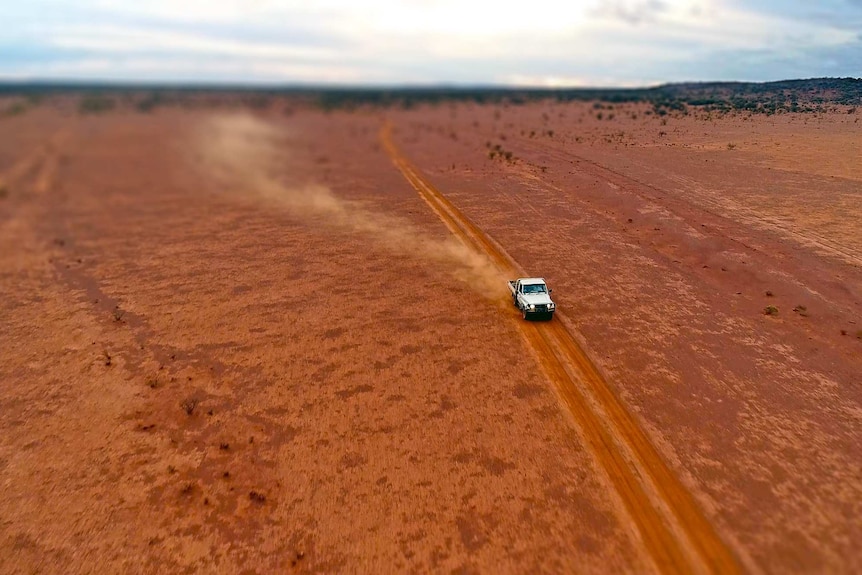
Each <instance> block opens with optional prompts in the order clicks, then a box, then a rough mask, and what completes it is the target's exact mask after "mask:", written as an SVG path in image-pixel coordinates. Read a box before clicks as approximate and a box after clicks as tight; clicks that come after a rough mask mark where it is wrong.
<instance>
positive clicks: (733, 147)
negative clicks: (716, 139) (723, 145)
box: [727, 142, 736, 150]
mask: <svg viewBox="0 0 862 575" xmlns="http://www.w3.org/2000/svg"><path fill="white" fill-rule="evenodd" d="M727 149H728V150H735V149H736V144H734V143H733V142H731V143H729V144H727Z"/></svg>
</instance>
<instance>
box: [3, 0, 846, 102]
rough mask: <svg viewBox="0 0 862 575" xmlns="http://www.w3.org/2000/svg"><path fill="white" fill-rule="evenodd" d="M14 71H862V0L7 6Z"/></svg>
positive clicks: (521, 75) (627, 82)
mask: <svg viewBox="0 0 862 575" xmlns="http://www.w3.org/2000/svg"><path fill="white" fill-rule="evenodd" d="M0 21H2V22H3V26H0V78H6V79H85V80H123V81H125V80H135V81H172V82H173V81H182V82H247V83H273V84H285V83H290V84H294V83H305V84H308V83H312V84H351V85H352V84H371V85H391V84H423V85H425V84H515V85H533V86H642V85H653V84H657V83H663V82H678V81H691V80H750V81H769V80H781V79H792V78H810V77H818V76H840V77H844V76H853V77H860V76H862V0H822V1H820V2H815V1H796V0H751V1H743V0H586V1H578V0H565V1H558V0H548V1H542V0H517V1H509V0H494V1H486V0H475V1H471V0H402V1H396V0H363V1H361V2H359V1H357V2H350V1H341V0H302V1H295V0H67V1H61V0H0Z"/></svg>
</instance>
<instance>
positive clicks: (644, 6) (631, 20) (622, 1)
mask: <svg viewBox="0 0 862 575" xmlns="http://www.w3.org/2000/svg"><path fill="white" fill-rule="evenodd" d="M667 8H668V6H667V3H666V2H664V1H663V0H635V1H632V0H609V1H605V2H602V3H601V4H600V5H599V6H598V8H596V9H595V11H594V14H595V15H596V16H599V17H603V18H612V19H617V20H622V21H623V22H626V23H628V24H642V23H644V22H653V21H655V19H656V17H657V16H659V15H660V14H662V13H663V12H665V11H666V10H667Z"/></svg>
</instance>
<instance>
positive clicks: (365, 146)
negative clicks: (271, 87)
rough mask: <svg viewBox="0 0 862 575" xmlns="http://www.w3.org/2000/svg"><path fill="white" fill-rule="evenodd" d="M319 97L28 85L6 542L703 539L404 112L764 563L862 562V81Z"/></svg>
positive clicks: (632, 405) (3, 170)
mask: <svg viewBox="0 0 862 575" xmlns="http://www.w3.org/2000/svg"><path fill="white" fill-rule="evenodd" d="M292 109H293V111H294V113H292V114H291V115H285V114H283V113H281V112H280V110H277V109H275V107H273V109H271V110H270V111H268V112H257V116H256V117H252V116H250V115H244V114H242V113H240V112H237V111H230V110H226V109H223V110H216V111H213V110H210V111H204V110H197V111H195V110H185V111H181V110H164V111H159V112H157V113H154V114H133V113H129V112H124V111H113V112H109V113H106V114H100V115H90V116H79V115H77V114H75V113H73V112H72V111H71V110H70V109H69V107H68V106H65V107H64V106H62V105H60V106H57V107H51V106H48V105H44V106H41V107H39V108H36V109H33V110H30V111H28V112H27V113H24V114H21V115H18V116H15V117H9V118H3V119H0V133H3V135H4V137H3V138H0V185H2V187H4V188H5V189H6V190H7V191H6V193H5V194H4V197H2V198H0V273H2V277H3V281H2V283H0V295H2V300H0V317H2V322H0V338H2V339H0V341H3V342H4V343H5V345H4V346H2V348H0V377H2V381H3V382H4V383H5V387H4V389H5V393H4V394H3V397H2V399H0V410H2V414H3V418H2V423H0V426H2V431H3V433H2V436H1V437H2V438H0V470H2V471H0V475H2V478H3V490H2V492H0V517H2V521H0V571H2V572H10V573H29V572H33V571H39V572H52V573H69V572H85V571H90V570H92V569H93V568H97V569H98V571H100V572H130V571H131V572H152V573H156V572H178V571H186V570H188V571H195V572H214V571H216V572H226V573H229V572H249V573H250V572H260V573H268V572H276V571H278V572H285V571H287V572H291V570H293V571H296V572H333V571H340V572H343V571H348V572H351V571H360V572H379V571H405V570H410V571H435V572H436V571H444V570H445V571H453V570H460V571H462V572H472V571H481V572H498V571H502V572H534V571H551V572H572V571H588V572H618V571H636V572H642V571H647V570H654V569H659V570H662V571H669V570H672V569H671V568H669V567H668V566H667V565H664V564H663V563H662V562H661V561H660V560H659V559H658V558H657V556H656V553H655V552H654V550H652V548H651V547H650V545H649V544H648V540H647V539H644V535H645V532H643V531H642V530H641V529H642V528H641V527H639V525H640V524H639V523H638V521H636V520H635V519H633V515H632V508H631V507H630V506H629V505H628V503H626V500H625V498H624V497H623V498H621V496H620V491H619V484H618V483H616V482H615V481H614V477H612V476H609V472H608V468H607V467H606V466H605V465H604V464H603V463H602V459H601V458H600V457H599V458H597V455H596V454H597V451H596V448H595V445H594V444H592V443H590V439H589V434H588V433H586V434H585V431H584V429H585V427H584V425H585V422H584V421H583V420H582V419H580V418H579V417H577V416H573V412H572V411H571V410H570V404H569V403H567V400H566V397H565V394H564V393H563V392H562V391H561V389H563V388H561V387H559V386H555V385H556V384H552V381H555V380H554V377H553V375H552V374H550V372H549V370H548V366H547V365H541V363H542V357H543V356H542V355H541V354H539V355H536V353H535V352H534V351H533V350H534V347H531V346H533V343H531V341H532V340H531V339H530V336H529V334H528V333H527V332H525V331H524V330H523V329H522V327H523V326H522V325H521V324H520V323H519V322H520V321H521V320H520V319H519V318H518V317H517V315H516V314H515V312H514V310H513V309H511V307H510V306H508V307H507V306H506V305H505V303H506V302H505V299H504V297H503V296H501V295H500V292H499V291H493V290H494V289H500V288H494V287H493V286H498V285H499V286H502V283H497V281H498V280H500V279H501V277H498V276H499V273H498V272H497V271H496V270H495V269H494V266H493V265H490V264H488V263H487V261H486V260H484V259H483V258H482V257H480V256H477V255H476V253H475V252H473V251H469V250H467V249H465V248H464V247H463V246H462V245H461V244H459V243H458V242H457V241H456V240H455V239H454V238H453V236H452V234H451V233H450V231H449V229H447V227H446V226H445V225H444V224H443V223H442V222H441V221H440V219H438V216H437V215H436V214H435V213H434V211H432V210H431V209H429V206H428V205H427V204H426V203H425V202H424V201H423V200H422V198H421V197H420V196H419V195H418V194H417V192H416V190H414V188H413V187H412V186H411V184H410V183H409V182H408V181H407V180H406V179H405V178H404V176H403V175H402V174H401V173H400V172H399V171H398V169H397V168H396V167H395V166H394V165H393V162H392V159H391V158H390V157H389V155H388V154H387V150H386V148H385V147H384V146H383V145H382V143H381V141H380V139H379V130H380V129H381V127H382V126H383V125H384V123H385V122H386V121H387V120H388V121H389V122H391V124H392V141H393V143H394V144H395V145H396V146H397V148H398V150H400V153H401V154H403V156H404V157H405V158H406V159H408V160H409V161H410V163H411V164H412V165H413V166H415V168H416V169H417V170H418V172H419V174H420V176H421V177H422V178H424V179H425V180H426V181H427V182H429V184H430V185H433V187H434V188H435V189H436V190H437V191H438V192H439V193H440V194H442V196H443V197H445V198H446V199H447V200H448V201H450V202H451V203H452V205H453V206H455V207H456V208H457V209H458V210H459V211H460V213H461V214H463V216H464V217H465V218H469V221H470V222H471V223H472V224H474V225H475V226H476V228H477V229H479V230H481V232H482V233H484V234H486V235H487V236H488V237H489V238H491V239H492V240H493V241H494V242H496V245H499V246H501V247H502V249H503V250H505V252H506V253H507V254H508V255H509V256H511V258H512V259H513V260H514V261H515V262H516V263H517V264H518V265H520V267H521V268H523V269H524V270H525V272H528V273H529V274H531V275H534V274H535V275H543V276H544V277H546V278H547V279H548V280H549V281H550V282H551V285H552V287H553V288H554V290H555V291H554V295H555V299H556V300H557V301H558V304H559V306H560V309H561V312H562V316H561V317H559V318H556V319H555V320H553V322H552V323H551V324H540V325H530V326H529V330H533V331H534V332H535V333H536V334H537V335H536V337H540V336H541V334H544V333H550V332H549V330H551V329H556V330H560V333H561V335H560V337H563V335H562V334H563V332H565V334H571V336H572V337H573V338H574V340H575V341H577V343H578V344H579V345H580V348H582V349H584V350H586V355H587V356H589V358H590V359H591V361H592V364H594V368H595V369H596V373H597V374H598V375H597V377H599V378H600V380H601V382H602V385H606V386H607V389H608V390H609V392H610V393H611V395H612V396H614V397H617V398H619V402H620V405H621V406H622V409H623V410H624V411H625V412H626V413H628V414H630V416H631V417H632V421H633V422H635V424H636V425H637V426H639V428H641V429H643V430H644V432H645V435H644V437H645V438H648V441H650V442H651V444H652V446H653V448H654V449H655V451H656V453H657V454H659V456H660V458H661V461H662V462H663V464H664V465H666V466H667V468H668V470H669V472H670V473H672V474H673V475H674V476H675V479H676V480H677V481H678V483H679V485H680V488H681V489H683V490H685V491H687V494H688V495H689V496H690V497H691V500H692V501H693V505H694V506H695V507H696V508H697V511H698V513H699V514H700V516H702V517H703V518H704V521H705V522H707V524H708V525H710V526H711V527H712V528H713V529H714V531H715V533H716V534H717V537H718V538H719V539H720V541H721V542H722V543H723V545H724V546H726V548H727V549H728V550H729V553H730V554H731V555H732V557H733V558H734V560H735V561H736V562H738V563H739V565H740V566H741V567H742V568H743V569H744V570H749V571H768V572H784V571H794V572H812V573H814V572H847V573H851V572H856V571H859V570H860V569H862V555H860V553H859V551H858V549H857V548H856V547H855V546H854V542H855V541H858V540H860V539H862V528H860V524H859V522H858V520H857V517H858V516H859V515H860V513H862V509H860V506H862V504H860V501H862V469H860V464H859V461H862V448H860V445H862V437H860V435H862V426H860V422H862V406H860V396H862V390H860V383H862V382H860V376H859V374H860V373H862V313H860V300H862V293H860V292H862V224H860V223H859V222H860V216H862V201H860V200H862V198H860V196H862V168H860V164H859V163H858V162H854V161H851V160H852V158H853V157H856V158H858V157H859V156H860V152H862V150H860V145H862V144H860V142H862V137H860V136H862V134H860V130H862V128H860V125H859V123H857V122H856V121H855V115H851V114H844V113H841V114H838V113H833V114H826V115H818V116H814V115H782V116H772V117H765V116H754V117H750V118H749V117H744V116H726V117H720V118H719V117H715V118H711V119H706V118H704V117H700V116H698V117H696V116H693V115H689V116H686V117H668V118H659V117H656V116H647V115H646V114H645V111H646V109H645V108H640V107H637V106H615V108H614V109H613V111H612V112H611V111H610V110H607V109H604V110H601V111H602V112H603V118H604V119H601V120H599V119H597V117H596V116H597V112H598V111H599V110H597V109H594V108H593V107H592V104H533V105H529V106H520V107H515V106H512V107H504V106H490V105H489V106H476V105H468V104H459V105H452V106H449V105H445V106H439V107H422V108H418V109H413V110H386V111H363V110H360V111H357V112H353V113H348V112H332V113H327V114H324V113H321V112H317V111H314V110H310V109H302V108H297V107H292ZM609 113H613V114H614V118H613V119H612V120H608V119H607V117H608V115H609ZM633 116H634V117H633ZM663 122H664V123H663ZM549 130H553V135H549V134H548V131H549ZM531 132H535V134H534V135H532V136H531V135H530V133H531ZM662 132H663V133H664V134H663V135H660V133H662ZM504 136H505V139H504V138H503V137H504ZM488 143H490V145H491V146H492V147H493V146H494V145H497V144H499V145H500V146H501V148H502V149H503V150H504V151H506V150H508V151H511V152H512V153H513V156H514V158H515V159H514V161H512V162H507V161H506V160H505V159H503V158H500V157H495V158H494V159H489V157H488V155H489V154H488V151H489V148H488V147H487V144H488ZM728 144H732V145H731V146H728ZM767 292H769V293H771V294H772V295H767ZM768 305H774V306H776V307H778V309H779V312H778V315H775V316H768V315H765V314H764V313H763V310H764V308H765V307H766V306H768ZM800 306H804V308H803V307H800ZM794 308H796V311H794ZM842 333H845V334H846V335H842ZM857 334H858V335H857ZM535 341H540V340H535ZM548 353H551V352H548ZM537 358H538V360H539V361H537ZM549 377H550V379H549ZM561 377H564V378H565V377H568V376H562V375H561ZM573 381H577V378H575V379H574V380H573ZM605 412H606V408H601V407H599V408H597V410H596V413H598V414H599V415H600V416H601V415H602V414H604V413H605ZM575 414H577V412H575ZM608 429H610V430H611V431H613V430H614V429H615V428H614V427H613V426H611V427H609V428H608ZM616 437H617V438H618V440H619V441H620V447H619V449H620V453H623V454H626V453H630V452H629V451H626V450H627V449H629V448H630V446H628V444H627V443H626V441H627V440H625V439H624V438H622V437H620V436H616ZM627 446H628V447H627ZM614 449H616V448H614ZM650 485H652V484H648V483H644V486H645V487H644V489H645V495H644V496H643V498H642V499H643V501H651V502H654V503H656V502H657V503H656V505H658V506H659V507H661V506H662V505H665V504H666V502H667V501H668V500H667V499H666V498H664V496H662V495H661V494H660V493H652V492H651V491H650ZM653 487H655V486H653ZM655 489H658V490H660V489H661V486H658V487H655ZM663 502H665V503H663ZM670 507H673V505H672V504H671V505H670ZM673 516H674V515H673V509H671V510H670V511H667V510H659V513H658V515H657V517H659V518H661V517H673ZM657 521H660V519H659V520H657ZM668 521H671V519H668ZM657 525H658V524H657ZM687 527H688V526H686V525H682V526H677V527H673V528H671V529H670V531H671V532H672V533H678V532H681V531H685V530H686V529H687ZM680 537H683V536H682V535H680ZM645 541H646V543H645ZM689 543H691V542H689ZM683 548H684V550H685V549H687V547H686V545H683ZM685 552H686V553H689V551H685ZM707 568H708V566H707Z"/></svg>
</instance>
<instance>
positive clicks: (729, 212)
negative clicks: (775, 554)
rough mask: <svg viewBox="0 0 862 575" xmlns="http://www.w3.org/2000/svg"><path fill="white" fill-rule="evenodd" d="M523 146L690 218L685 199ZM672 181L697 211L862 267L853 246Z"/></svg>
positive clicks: (553, 151)
mask: <svg viewBox="0 0 862 575" xmlns="http://www.w3.org/2000/svg"><path fill="white" fill-rule="evenodd" d="M520 145H522V146H523V147H524V148H526V149H528V150H532V151H534V152H539V153H545V154H547V155H549V156H551V157H554V158H556V159H558V160H561V161H562V162H564V163H567V164H572V165H575V166H576V167H578V168H580V169H581V170H582V171H583V172H584V173H588V174H590V175H592V176H594V177H596V178H599V179H602V180H604V181H606V182H609V183H612V184H614V185H617V186H619V187H620V188H622V189H623V190H624V191H626V192H628V193H631V194H634V195H636V196H638V197H640V198H641V199H643V200H646V201H649V202H652V203H654V204H656V205H660V206H663V207H664V208H665V209H668V210H669V211H671V213H673V214H674V215H676V216H678V217H680V218H681V219H683V220H685V219H686V218H684V217H682V216H681V215H680V211H681V209H680V205H681V203H682V200H680V199H679V198H678V197H676V194H673V193H671V192H670V191H668V190H664V189H662V188H659V187H657V186H655V185H653V184H650V183H647V182H644V181H641V180H638V179H637V178H633V177H631V176H628V175H626V174H624V173H622V172H620V171H618V170H615V169H613V168H610V167H608V166H604V165H602V164H600V163H598V162H596V161H594V160H591V159H589V158H586V157H584V156H580V155H578V154H575V153H572V152H566V151H563V150H560V149H558V148H555V147H554V146H552V145H548V144H543V143H540V142H526V141H521V142H520ZM669 177H670V179H671V180H673V181H676V182H677V183H679V184H680V185H682V186H684V187H686V189H687V190H688V192H689V193H690V194H691V196H692V197H693V198H694V199H695V201H696V202H697V203H699V204H700V205H697V204H696V203H692V202H688V203H687V204H686V206H687V207H688V208H689V209H692V208H694V209H696V210H699V211H701V212H703V213H705V214H708V215H710V216H712V217H714V218H718V219H721V220H725V221H734V220H735V221H737V222H739V223H744V224H748V225H750V226H753V227H756V228H765V229H767V230H772V231H774V232H776V233H778V234H782V235H784V236H786V237H788V238H790V239H792V240H794V241H796V242H798V243H799V244H800V245H803V246H808V247H812V248H814V249H819V250H821V251H823V252H825V253H827V254H829V255H831V256H833V257H835V258H839V259H841V260H843V261H845V262H847V263H849V264H851V265H854V266H862V251H860V250H856V249H854V248H852V247H850V246H845V245H843V244H840V243H838V242H836V241H834V240H832V239H830V238H827V237H825V236H824V235H822V234H819V233H817V232H815V231H813V230H800V229H797V228H795V227H793V226H792V225H791V224H787V223H783V222H781V221H778V220H776V219H774V218H766V217H764V216H763V215H761V214H759V213H757V212H756V211H755V210H753V209H751V208H748V207H746V206H742V205H740V204H738V203H736V202H733V201H730V200H725V201H720V200H716V199H715V198H712V197H710V196H709V195H708V194H705V193H704V192H703V188H702V186H701V185H700V184H699V183H698V182H697V181H696V180H694V179H693V178H687V177H684V176H679V175H673V174H671V175H670V176H669ZM644 189H649V190H652V191H653V192H655V193H656V194H658V195H652V194H648V193H646V192H645V191H644ZM723 235H724V236H725V237H727V238H728V239H730V240H732V241H735V242H737V243H739V244H741V245H742V246H743V247H745V248H748V249H753V248H752V246H749V245H748V244H746V243H745V242H744V241H742V240H740V239H738V238H735V237H732V236H730V235H728V234H723Z"/></svg>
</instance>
